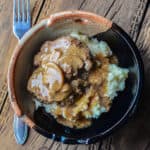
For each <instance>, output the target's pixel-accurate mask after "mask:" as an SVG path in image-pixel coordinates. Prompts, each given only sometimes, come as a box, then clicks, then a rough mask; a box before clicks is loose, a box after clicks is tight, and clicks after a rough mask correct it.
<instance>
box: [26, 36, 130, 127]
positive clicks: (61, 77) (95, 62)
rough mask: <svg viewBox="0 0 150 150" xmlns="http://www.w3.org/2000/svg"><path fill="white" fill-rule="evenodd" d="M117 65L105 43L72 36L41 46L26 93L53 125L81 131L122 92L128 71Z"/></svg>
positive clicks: (106, 110)
mask: <svg viewBox="0 0 150 150" xmlns="http://www.w3.org/2000/svg"><path fill="white" fill-rule="evenodd" d="M117 64H118V60H117V58H116V57H115V56H114V55H113V54H112V51H111V50H110V48H109V46H108V45H107V43H106V42H104V41H100V42H98V41H97V40H96V39H91V40H89V39H88V37H87V36H86V35H79V34H77V33H72V34H71V35H68V36H63V37H60V38H58V39H56V40H54V41H46V42H45V43H44V44H43V45H42V47H41V49H40V51H39V52H38V54H36V55H35V57H34V65H35V66H37V69H35V70H34V71H33V73H32V75H31V76H30V78H29V80H28V86H27V89H28V90H29V91H30V92H31V93H32V94H33V95H34V96H35V97H36V98H37V100H38V101H40V102H41V103H44V104H48V105H49V110H47V112H48V113H50V114H51V115H52V116H53V117H54V118H55V119H56V120H57V122H59V123H61V124H63V125H65V126H68V127H71V128H85V127H88V126H90V125H91V123H92V119H93V118H98V117H99V116H100V115H101V114H102V113H104V112H108V111H109V109H110V107H111V103H112V100H113V99H114V97H115V96H117V92H118V91H123V90H124V88H125V79H126V78H127V76H128V70H127V69H123V68H120V67H119V66H118V65H117Z"/></svg>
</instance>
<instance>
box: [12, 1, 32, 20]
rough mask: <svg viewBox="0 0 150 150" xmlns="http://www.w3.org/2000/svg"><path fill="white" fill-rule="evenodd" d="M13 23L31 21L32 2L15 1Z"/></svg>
mask: <svg viewBox="0 0 150 150" xmlns="http://www.w3.org/2000/svg"><path fill="white" fill-rule="evenodd" d="M13 19H14V20H13V21H14V22H17V21H19V22H20V21H23V22H28V21H30V1H29V0H14V5H13Z"/></svg>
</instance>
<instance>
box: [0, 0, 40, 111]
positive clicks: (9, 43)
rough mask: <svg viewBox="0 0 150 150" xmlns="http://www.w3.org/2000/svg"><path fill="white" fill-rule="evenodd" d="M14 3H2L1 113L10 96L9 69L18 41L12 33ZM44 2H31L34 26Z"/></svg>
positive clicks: (0, 28) (35, 0)
mask: <svg viewBox="0 0 150 150" xmlns="http://www.w3.org/2000/svg"><path fill="white" fill-rule="evenodd" d="M12 2H13V1H10V2H9V1H8V0H7V1H0V19H1V24H0V34H1V36H0V39H1V40H0V47H1V49H0V113H1V110H2V109H3V108H2V107H3V106H4V104H5V101H6V98H7V96H8V92H7V90H6V89H7V82H6V74H7V68H8V64H9V60H10V57H11V54H12V52H13V49H14V48H15V45H16V44H17V39H16V38H15V37H14V35H13V33H12V6H13V3H12ZM42 2H43V0H32V1H31V11H32V24H35V21H36V19H37V17H38V13H39V10H40V9H41V6H42V4H43V3H42ZM6 8H7V9H8V10H9V13H8V12H6V11H5V9H6ZM2 29H3V30H2Z"/></svg>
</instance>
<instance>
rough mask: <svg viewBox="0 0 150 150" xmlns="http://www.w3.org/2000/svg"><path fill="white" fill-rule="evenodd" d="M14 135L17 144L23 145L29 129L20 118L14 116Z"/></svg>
mask: <svg viewBox="0 0 150 150" xmlns="http://www.w3.org/2000/svg"><path fill="white" fill-rule="evenodd" d="M13 128H14V135H15V139H16V142H17V143H18V144H21V145H22V144H24V143H25V142H26V140H27V138H28V132H29V127H28V126H27V125H26V124H25V123H24V122H23V121H22V120H21V118H19V117H17V116H16V115H14V122H13Z"/></svg>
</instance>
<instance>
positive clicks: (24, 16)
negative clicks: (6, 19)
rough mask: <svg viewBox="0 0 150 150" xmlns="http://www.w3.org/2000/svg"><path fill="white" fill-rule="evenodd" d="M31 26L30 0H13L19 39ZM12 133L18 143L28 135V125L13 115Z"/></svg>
mask: <svg viewBox="0 0 150 150" xmlns="http://www.w3.org/2000/svg"><path fill="white" fill-rule="evenodd" d="M30 28H31V17H30V1H29V0H14V3H13V32H14V35H15V36H16V37H17V39H18V40H20V39H21V38H22V37H23V35H24V34H25V32H27V31H28V30H29V29H30ZM13 128H14V135H15V139H16V142H17V143H18V144H24V143H25V142H26V140H27V137H28V132H29V127H28V126H27V125H26V124H25V123H24V122H23V121H22V120H21V119H20V118H19V117H17V116H16V115H14V122H13Z"/></svg>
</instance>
